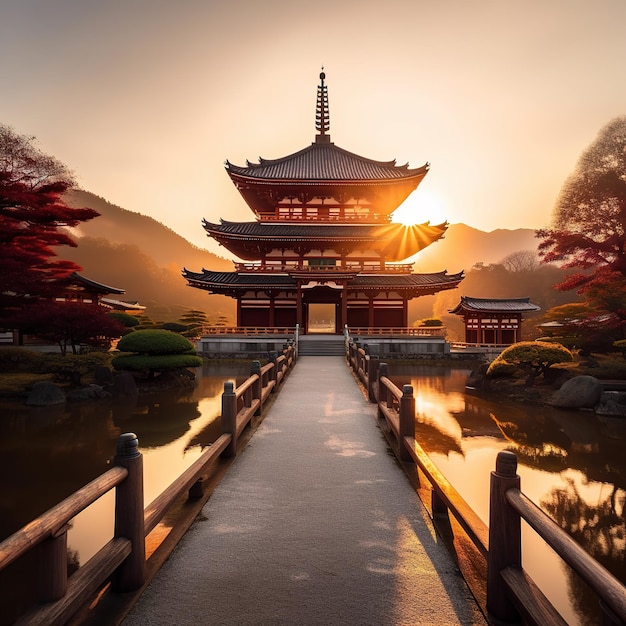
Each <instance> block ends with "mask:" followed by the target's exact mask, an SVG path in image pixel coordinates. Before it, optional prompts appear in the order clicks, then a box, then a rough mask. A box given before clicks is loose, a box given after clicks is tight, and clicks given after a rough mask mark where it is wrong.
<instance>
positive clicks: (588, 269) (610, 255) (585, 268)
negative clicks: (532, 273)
mask: <svg viewBox="0 0 626 626" xmlns="http://www.w3.org/2000/svg"><path fill="white" fill-rule="evenodd" d="M537 236H538V237H540V238H541V239H542V240H543V241H542V242H541V243H540V244H539V252H540V254H541V256H542V258H543V260H544V261H546V262H550V261H556V262H559V263H561V264H562V266H563V267H566V268H578V269H580V270H582V271H580V272H577V273H574V274H571V275H570V276H568V277H567V278H566V280H565V281H563V282H562V283H561V284H559V285H558V288H560V289H564V290H569V289H578V290H579V291H581V292H583V293H584V292H585V291H586V290H587V289H588V288H589V287H590V286H591V285H593V284H594V282H595V281H596V279H597V278H602V280H606V277H607V275H613V276H621V277H626V116H624V117H617V118H615V119H613V120H612V121H611V122H609V123H608V124H607V125H606V126H605V127H604V128H603V129H602V130H601V131H600V133H599V134H598V137H597V138H596V140H595V141H594V142H593V143H592V144H591V145H590V146H589V148H587V150H586V151H585V152H583V154H582V155H581V157H580V160H579V162H578V165H577V167H576V169H575V171H574V173H573V174H572V175H571V176H570V177H569V178H568V179H567V181H566V182H565V184H564V186H563V189H562V190H561V194H560V196H559V198H558V200H557V204H556V207H555V211H554V215H553V227H552V228H547V229H542V230H538V231H537ZM598 271H600V275H599V274H598Z"/></svg>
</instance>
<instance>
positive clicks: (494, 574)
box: [348, 344, 626, 626]
mask: <svg viewBox="0 0 626 626" xmlns="http://www.w3.org/2000/svg"><path fill="white" fill-rule="evenodd" d="M361 358H362V357H361V355H360V353H359V350H357V349H356V348H354V346H353V344H351V346H350V348H349V353H348V363H349V365H350V366H351V367H352V368H353V369H354V371H355V373H357V372H358V369H359V362H360V359H361ZM365 358H367V355H366V357H365ZM371 365H372V364H371V363H370V364H369V372H368V378H367V380H366V381H365V384H367V385H368V395H369V397H370V400H371V401H373V402H375V403H376V404H377V405H378V416H379V418H381V419H384V420H385V421H386V423H387V425H388V429H383V430H384V432H390V433H392V434H393V435H394V437H395V440H396V445H395V448H394V451H395V452H396V454H397V455H398V456H399V458H400V460H402V461H405V460H406V457H405V456H404V454H403V453H404V452H406V453H408V455H409V457H410V459H411V462H412V463H414V465H415V467H416V468H419V470H420V472H421V474H422V475H423V476H424V477H425V478H426V479H427V481H428V483H429V484H430V487H431V489H432V491H431V515H432V517H433V521H435V522H437V520H441V518H442V517H443V518H447V516H448V515H449V514H452V516H453V517H454V519H455V520H456V522H457V523H458V525H459V526H460V527H461V529H462V530H463V532H464V534H465V536H466V537H467V538H468V539H469V541H470V542H471V545H473V546H474V548H475V549H476V551H477V552H478V554H479V555H480V556H481V557H482V559H484V567H486V568H487V580H486V581H484V582H483V583H482V584H484V585H485V588H484V589H482V590H481V589H476V590H475V595H477V597H478V596H484V597H486V609H487V611H488V612H489V616H490V618H493V619H494V621H495V622H496V623H500V622H503V623H504V622H506V623H509V622H510V623H514V622H517V623H519V621H520V619H522V620H523V622H524V623H525V624H532V625H535V626H547V625H550V626H563V625H564V624H565V621H564V620H563V618H562V617H561V615H559V613H558V612H557V610H556V609H555V608H554V606H552V604H551V603H550V601H549V600H548V599H547V598H546V597H545V595H544V594H543V593H542V592H541V590H540V589H539V588H538V587H537V585H536V584H535V583H534V582H533V581H532V579H531V578H530V576H529V575H528V573H527V572H525V571H524V570H523V568H522V558H521V529H520V520H521V519H523V520H525V521H526V522H527V523H528V524H529V526H530V527H531V528H532V529H533V530H534V531H535V532H536V533H537V534H538V536H539V537H540V538H541V539H542V540H543V541H545V542H546V543H547V544H548V545H549V546H550V547H551V548H552V549H553V550H554V551H555V552H556V553H557V554H558V555H559V556H560V557H561V558H562V559H563V560H564V561H565V562H566V563H567V564H568V565H569V566H570V567H571V568H572V569H573V570H574V571H575V572H576V573H577V574H578V575H579V576H580V577H581V578H582V579H583V580H584V581H585V582H586V583H587V584H588V585H589V587H590V588H591V589H592V590H593V591H594V593H595V594H596V595H597V597H598V598H599V600H600V606H601V611H602V613H603V622H602V623H603V625H607V626H608V625H617V624H622V625H623V624H626V587H625V586H624V585H623V584H622V583H621V582H620V581H619V580H618V579H617V578H616V577H614V576H613V575H612V574H611V573H610V572H609V571H608V570H606V569H605V568H604V567H603V566H602V565H601V564H600V563H598V562H597V561H596V560H595V559H593V558H592V557H591V556H590V555H589V554H587V553H586V552H585V550H584V549H583V548H581V547H580V545H578V544H577V543H576V542H575V541H574V540H573V539H572V538H571V537H570V536H569V535H568V534H567V533H566V532H565V531H564V530H563V529H562V528H560V527H559V526H558V525H557V524H556V523H555V522H554V521H553V520H552V519H550V517H549V516H548V515H546V514H545V513H544V512H543V511H542V510H541V509H540V508H539V507H538V506H537V505H536V504H535V503H534V502H532V500H530V498H528V497H527V496H526V495H524V493H522V491H521V489H520V479H519V476H518V475H517V458H516V457H515V455H514V454H513V453H512V452H509V451H502V452H500V453H499V454H498V460H497V463H496V471H495V472H492V475H491V481H492V482H491V496H490V506H489V511H490V513H489V515H490V523H489V526H487V525H486V524H485V523H484V522H483V521H482V519H481V518H480V517H479V516H478V515H477V514H476V512H475V511H474V510H473V509H472V508H471V507H470V506H469V504H467V502H466V501H465V500H464V499H463V498H462V497H461V495H460V494H459V493H458V491H457V490H456V489H455V488H454V487H453V486H452V485H451V484H450V482H449V481H448V480H447V479H446V478H445V476H443V474H442V473H441V472H440V471H439V469H438V468H437V467H436V466H435V465H434V463H433V462H432V461H431V460H430V458H429V457H428V455H427V454H426V453H425V452H424V450H423V449H422V447H421V446H420V444H419V443H418V442H417V441H416V439H415V430H414V428H415V406H414V404H413V406H412V408H411V405H410V403H409V399H410V397H411V396H412V387H411V386H410V385H405V386H404V388H403V390H402V391H401V390H400V389H399V387H397V385H395V384H394V383H393V381H391V380H390V379H389V377H388V375H387V372H388V368H387V364H386V363H380V364H379V365H378V368H377V369H378V371H377V372H376V373H375V374H374V373H373V372H372V369H371ZM371 390H373V391H374V393H373V394H372V393H371ZM372 395H373V396H374V397H372ZM407 407H408V408H407ZM409 422H411V424H409ZM411 428H412V429H413V430H412V433H411V432H410V431H411ZM392 447H393V446H392ZM404 467H405V469H407V467H406V465H405V466H404ZM407 471H408V473H409V475H410V476H411V475H413V474H414V471H411V470H410V469H408V470H407ZM438 523H439V522H437V523H436V525H438ZM447 527H448V528H449V529H450V530H451V527H450V526H449V525H448V526H447ZM455 542H456V540H455ZM470 569H473V571H474V573H475V571H476V570H475V568H470ZM468 583H470V586H472V585H474V586H476V585H477V584H481V583H480V581H479V580H476V579H473V580H468Z"/></svg>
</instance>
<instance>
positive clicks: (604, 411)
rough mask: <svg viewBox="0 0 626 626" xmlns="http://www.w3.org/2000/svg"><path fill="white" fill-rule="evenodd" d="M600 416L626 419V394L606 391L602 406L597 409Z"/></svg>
mask: <svg viewBox="0 0 626 626" xmlns="http://www.w3.org/2000/svg"><path fill="white" fill-rule="evenodd" d="M596 413H597V414H598V415H610V416H613V417H626V393H624V392H620V391H605V392H604V393H603V394H602V396H601V398H600V404H598V406H597V407H596Z"/></svg>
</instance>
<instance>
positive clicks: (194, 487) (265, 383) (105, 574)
mask: <svg viewBox="0 0 626 626" xmlns="http://www.w3.org/2000/svg"><path fill="white" fill-rule="evenodd" d="M295 362H296V359H295V349H294V347H293V346H288V347H287V348H286V349H285V350H284V351H283V353H282V354H281V355H280V356H278V357H276V358H275V359H274V361H273V362H270V363H268V364H267V365H265V366H263V367H261V366H260V364H259V362H258V361H255V362H253V364H252V367H251V370H252V373H251V375H250V376H249V377H248V378H247V379H246V380H245V381H244V382H243V383H242V384H241V385H240V386H239V387H238V388H237V389H236V390H235V389H232V391H231V394H230V395H228V398H229V400H228V402H229V403H231V405H232V404H234V411H235V412H234V414H233V418H234V419H233V423H232V428H233V431H232V432H224V433H223V434H222V435H221V436H220V437H218V438H217V440H216V441H215V442H213V444H212V445H211V446H210V448H209V449H208V450H206V451H205V452H204V453H203V454H202V455H201V456H200V457H199V458H198V459H196V461H195V462H194V463H192V465H191V466H190V467H189V468H187V469H186V470H185V471H184V472H183V473H182V474H181V475H180V476H179V477H178V478H176V480H174V481H173V482H172V483H171V484H170V486H169V487H167V488H166V489H165V490H164V491H163V492H162V493H161V494H160V495H158V496H157V497H156V498H155V499H154V500H153V501H152V502H151V503H150V505H148V506H147V507H146V508H145V509H144V505H143V469H142V468H143V459H142V455H141V453H140V452H139V449H138V440H137V437H136V435H134V434H132V433H124V434H123V435H121V436H120V438H119V440H118V447H117V454H116V457H115V467H113V468H111V469H110V470H108V471H106V472H105V473H103V474H102V475H101V476H99V477H98V478H96V479H95V480H93V481H91V482H90V483H89V484H87V485H85V486H84V487H82V488H81V489H79V490H78V491H77V492H75V493H74V494H72V495H71V496H69V497H68V498H66V499H65V500H63V501H62V502H61V503H59V504H57V505H56V506H55V507H53V508H52V509H50V510H48V511H47V512H46V513H44V514H43V515H40V516H39V517H38V518H37V519H36V520H34V521H33V522H31V523H30V524H27V525H26V526H25V527H24V528H22V529H21V530H18V531H17V532H16V533H14V534H13V535H11V536H10V537H8V538H7V539H5V540H4V541H3V542H1V543H0V570H2V569H4V568H6V567H7V566H9V565H10V564H11V563H13V562H14V561H15V560H17V559H18V558H19V557H20V556H22V555H24V554H25V553H26V552H28V551H29V550H31V549H33V548H35V547H36V546H38V545H41V544H42V543H45V542H52V544H51V545H52V547H53V548H54V549H53V551H51V554H52V555H53V556H54V558H53V559H52V558H51V559H48V560H44V561H42V565H43V567H44V568H47V569H46V572H45V573H46V575H44V577H43V578H44V579H45V580H46V586H45V588H44V589H43V590H41V591H40V600H41V602H43V604H39V605H37V606H35V607H31V608H29V609H27V611H26V613H24V614H23V615H22V617H21V619H20V621H19V623H24V624H26V623H27V624H29V625H33V624H41V625H42V626H43V625H44V624H45V626H50V625H59V626H61V625H62V624H64V623H66V622H67V621H68V620H69V619H70V618H71V616H72V615H73V614H74V613H75V612H76V611H77V610H78V609H79V608H80V607H81V606H82V605H85V604H86V603H87V602H88V601H89V599H90V598H91V597H92V596H93V595H94V594H95V593H96V592H97V591H98V590H99V589H100V588H101V587H102V586H103V585H104V583H106V582H107V581H108V580H110V579H111V578H112V583H113V584H112V587H111V588H112V590H113V591H120V592H124V591H132V590H134V589H137V588H139V587H140V586H141V585H142V584H143V583H144V581H145V576H146V554H145V538H146V536H147V535H148V534H149V533H150V532H151V531H152V530H153V529H154V528H155V527H156V525H157V524H158V523H159V522H160V521H161V520H162V519H163V517H164V516H165V514H166V513H167V512H168V511H169V510H170V509H171V508H172V506H173V505H174V504H175V503H176V502H177V501H178V500H179V498H180V497H181V496H182V495H183V494H184V493H185V492H187V493H188V496H189V497H190V498H192V497H193V498H198V497H201V495H198V494H199V492H200V493H201V492H202V489H203V487H202V479H203V477H204V476H206V475H207V473H209V472H210V471H211V468H212V466H213V465H214V464H215V462H216V461H217V460H218V459H219V457H221V456H227V454H226V452H227V451H228V449H229V448H230V447H231V446H232V445H233V442H234V443H235V444H236V442H237V438H238V436H239V435H240V434H241V431H242V430H243V428H244V427H245V426H246V424H247V423H248V422H249V421H250V420H251V419H252V416H253V415H254V414H255V413H257V412H259V411H260V410H261V408H262V405H263V399H264V398H266V397H267V394H269V393H270V392H271V391H273V390H275V388H276V386H277V384H278V382H279V381H280V380H282V379H284V376H285V375H286V373H287V372H288V371H289V369H291V368H292V367H293V366H294V364H295ZM277 364H278V365H277ZM277 369H280V377H279V378H277V377H275V376H273V375H274V374H276V370H277ZM227 385H230V386H231V388H232V383H225V387H226V386H227ZM225 395H227V394H222V401H223V406H226V405H228V403H224V396H225ZM241 398H243V405H244V406H243V407H242V408H241V410H240V411H238V412H237V400H238V399H241ZM229 406H230V405H229ZM227 418H228V415H226V416H225V415H224V411H223V412H222V424H223V426H222V428H223V429H225V428H226V426H227V425H225V420H226V421H228V420H227ZM236 452H237V450H236V448H235V453H236ZM113 488H116V507H115V518H116V519H115V536H114V538H113V539H112V540H111V541H109V542H108V543H107V544H106V545H105V546H104V547H102V548H101V549H100V550H99V551H98V552H97V553H96V554H95V555H94V556H93V557H92V558H91V559H90V560H89V561H87V563H85V564H84V565H82V566H81V567H80V568H79V569H78V570H77V571H76V572H75V573H74V574H73V575H72V576H71V577H70V578H69V579H67V541H66V534H67V527H68V526H67V525H68V522H69V521H70V520H71V519H73V518H74V517H75V516H76V515H77V514H78V513H80V512H81V511H82V510H84V509H85V508H86V507H88V506H89V505H90V504H92V503H93V502H95V501H96V500H97V499H98V498H100V497H101V496H103V495H104V494H105V493H107V492H108V491H110V490H111V489H113ZM57 557H58V558H57ZM50 568H53V569H50ZM31 578H32V577H31ZM47 579H50V580H47Z"/></svg>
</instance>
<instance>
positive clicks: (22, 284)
mask: <svg viewBox="0 0 626 626" xmlns="http://www.w3.org/2000/svg"><path fill="white" fill-rule="evenodd" d="M73 184H74V179H73V176H72V174H71V172H70V171H69V170H68V169H67V167H66V166H65V165H63V164H62V163H61V162H60V161H58V160H57V159H55V158H54V157H51V156H49V155H46V154H44V153H43V152H42V151H41V150H40V149H39V148H38V147H37V146H36V145H35V140H34V138H33V137H28V136H26V135H20V134H18V133H16V132H15V131H14V130H13V129H12V128H10V127H8V126H5V125H2V124H0V268H2V271H1V272H0V319H2V318H4V317H6V315H7V314H9V313H10V311H11V310H12V309H15V308H16V307H21V306H23V305H24V304H25V303H27V302H29V301H32V299H33V298H37V297H42V296H43V297H46V296H50V295H52V294H54V290H55V284H54V283H55V281H57V280H59V279H62V278H65V277H67V276H69V275H70V274H71V273H72V272H74V271H78V270H80V269H81V268H80V267H79V266H78V265H76V264H75V263H72V262H70V261H63V260H61V259H58V258H56V253H55V251H54V250H53V247H54V246H64V245H65V246H75V245H76V244H75V242H74V241H73V240H72V239H71V238H70V237H69V236H68V235H66V234H65V233H63V232H60V230H59V229H60V228H61V227H67V226H77V225H78V224H79V223H80V222H82V221H85V220H90V219H92V218H94V217H96V216H97V215H98V213H97V212H96V211H94V210H93V209H88V208H79V209H76V208H72V207H69V206H68V205H67V204H66V203H65V202H64V200H63V194H64V193H65V192H66V191H67V190H68V189H70V188H71V187H72V186H73Z"/></svg>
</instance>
